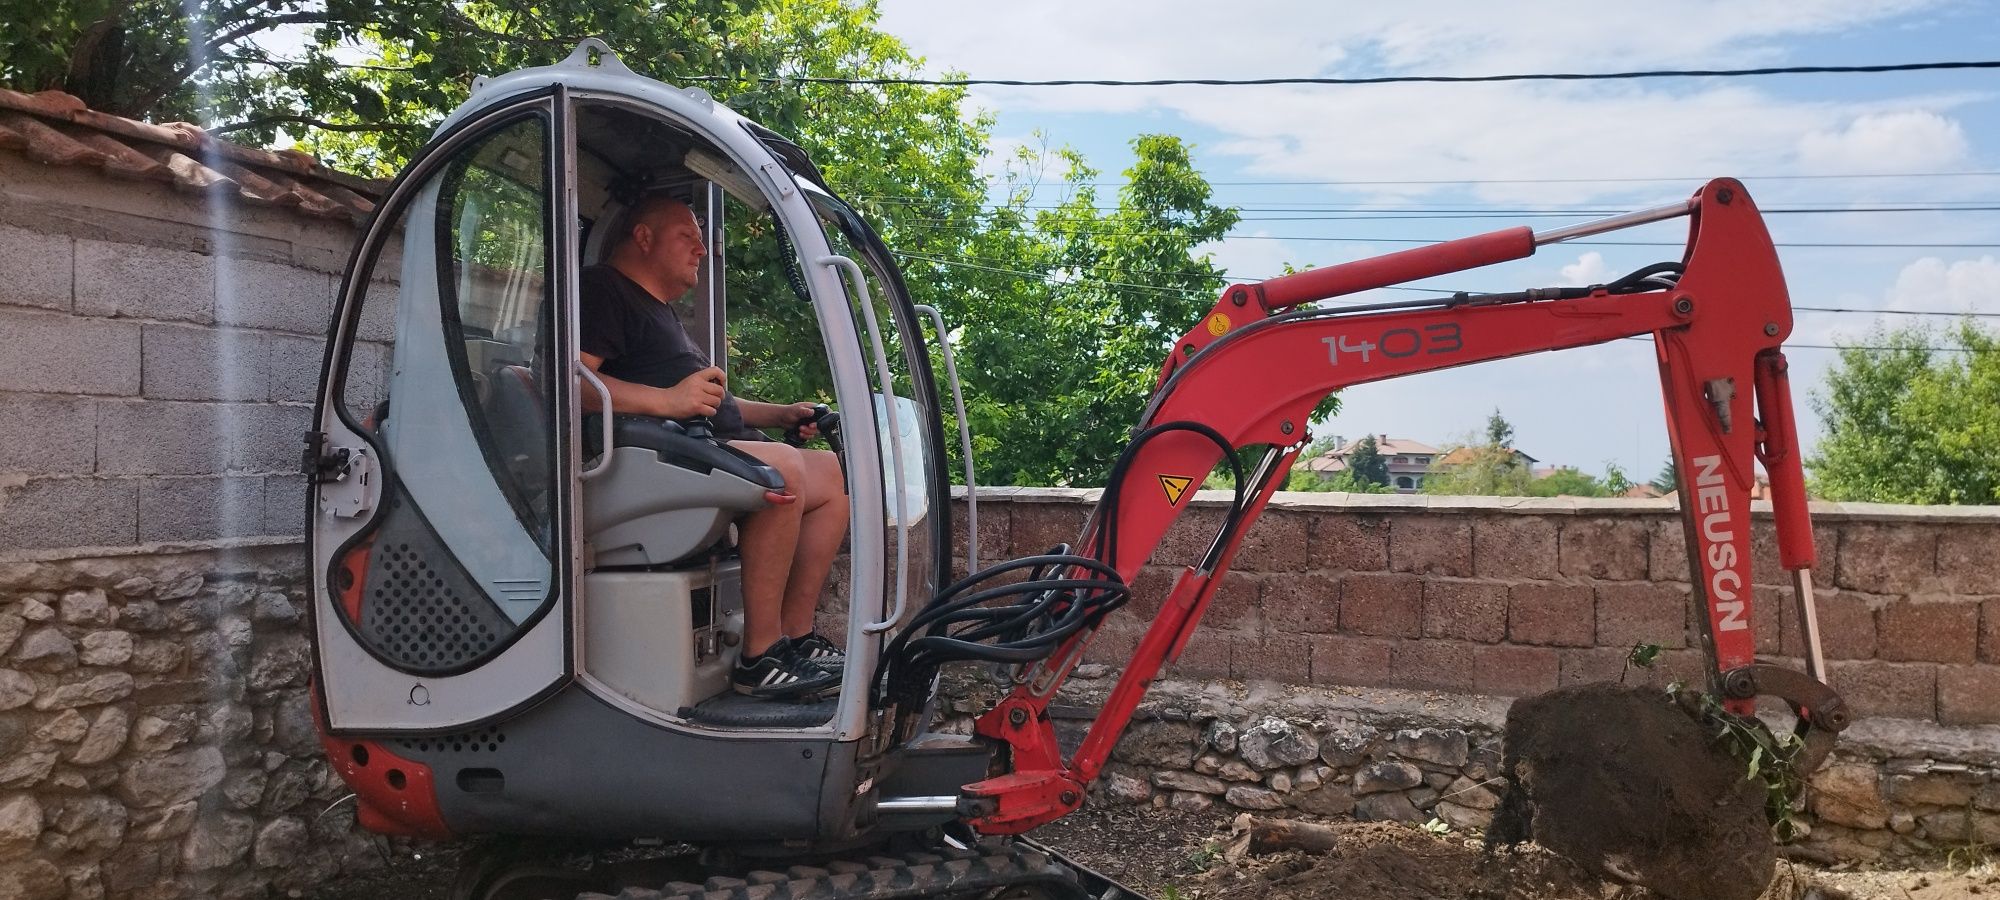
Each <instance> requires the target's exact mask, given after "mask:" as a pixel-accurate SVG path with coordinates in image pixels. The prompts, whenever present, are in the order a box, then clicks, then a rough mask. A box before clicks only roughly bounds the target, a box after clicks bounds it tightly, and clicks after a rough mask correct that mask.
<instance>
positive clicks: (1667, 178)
mask: <svg viewBox="0 0 2000 900" xmlns="http://www.w3.org/2000/svg"><path fill="white" fill-rule="evenodd" d="M1714 177H1715V176H1714V175H1713V174H1709V175H1649V176H1610V177H1600V178H1402V179H1394V178H1392V179H1379V180H1363V181H1355V180H1336V181H1211V182H1209V183H1208V184H1209V186H1210V187H1379V186H1390V185H1408V184H1417V185H1424V184H1433V185H1436V184H1473V185H1477V184H1645V183H1657V182H1689V183H1693V184H1707V183H1708V182H1709V180H1710V179H1712V178H1714ZM1734 177H1735V178H1736V179H1737V180H1738V181H1826V180H1848V179H1872V178H1994V177H2000V170H1995V171H1974V172H1849V173H1842V174H1822V175H1737V176H1734ZM1057 183H1074V184H1078V185H1090V186H1092V187H1117V186H1121V185H1124V184H1127V182H1123V181H1078V182H1057Z"/></svg>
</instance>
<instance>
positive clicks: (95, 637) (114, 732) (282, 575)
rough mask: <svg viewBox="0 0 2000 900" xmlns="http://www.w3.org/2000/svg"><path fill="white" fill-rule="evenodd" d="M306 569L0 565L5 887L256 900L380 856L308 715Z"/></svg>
mask: <svg viewBox="0 0 2000 900" xmlns="http://www.w3.org/2000/svg"><path fill="white" fill-rule="evenodd" d="M304 568H305V566H304V560H303V557H302V554H301V552H300V550H299V549H298V547H297V546H296V545H292V546H284V547H249V548H238V549H227V550H208V551H199V552H189V553H179V554H165V553H145V554H134V555H127V556H118V557H97V558H75V559H65V560H59V561H46V562H14V563H0V659H4V660H5V661H4V663H0V897H4V898H17V897H20V898H62V897H68V898H101V897H149V898H181V897H262V896H266V895H267V894H268V893H270V892H273V891H275V892H279V893H282V892H286V891H290V890H295V889H301V888H304V887H306V886H309V885H312V884H315V883H317V882H319V881H322V880H324V879H326V878H328V877H330V876H332V875H334V874H336V873H338V872H340V871H343V870H352V869H354V868H358V867H366V866H369V865H373V864H377V863H378V862H379V857H378V856H377V854H376V853H374V852H373V851H372V848H371V847H370V846H369V844H368V841H367V839H365V838H363V837H362V836H361V835H359V834H357V833H355V832H354V831H353V826H352V823H353V814H352V810H351V809H347V808H342V807H341V806H340V805H337V803H336V801H338V800H339V799H340V798H341V797H342V796H343V795H344V794H346V789H345V787H344V786H342V785H341V783H340V781H339V779H338V777H337V776H335V775H334V774H333V773H332V771H331V770H330V769H329V767H328V766H327V764H326V763H325V761H324V760H323V759H322V758H321V756H320V751H319V743H318V739H317V737H316V735H315V733H314V731H313V725H312V718H311V714H310V713H309V712H308V707H307V704H306V693H305V692H306V678H307V668H308V664H309V659H310V656H309V652H308V649H307V645H306V632H305V628H304V609H305V602H306V595H305V589H304V582H303V580H302V573H303V571H304Z"/></svg>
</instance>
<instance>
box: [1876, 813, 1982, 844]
mask: <svg viewBox="0 0 2000 900" xmlns="http://www.w3.org/2000/svg"><path fill="white" fill-rule="evenodd" d="M1917 821H1918V822H1920V823H1922V824H1923V826H1924V834H1925V835H1927V836H1928V837H1929V838H1930V839H1931V840H1933V841H1937V842H1939V843H1943V844H1952V845H1970V844H2000V815H1996V814H1993V813H1983V812H1970V813H1968V812H1966V811H1965V810H1963V809H1948V810H1945V811H1943V812H1935V813H1931V814H1930V815H1927V816H1918V817H1917ZM1856 837H1857V838H1860V839H1864V840H1865V839H1866V835H1865V834H1863V835H1857V836H1856Z"/></svg>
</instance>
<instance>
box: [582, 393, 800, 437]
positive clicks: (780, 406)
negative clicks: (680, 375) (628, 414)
mask: <svg viewBox="0 0 2000 900" xmlns="http://www.w3.org/2000/svg"><path fill="white" fill-rule="evenodd" d="M617 402H618V401H617V397H616V396H615V395H614V396H613V397H612V403H613V404H614V405H615V404H616V403H617ZM736 406H737V408H739V409H741V410H742V411H743V424H744V425H745V426H748V427H750V428H790V427H792V426H793V425H797V424H799V423H801V422H804V421H806V420H807V419H810V418H812V408H813V405H812V404H811V403H804V402H801V403H761V402H758V401H756V400H745V399H743V398H742V397H738V398H736ZM809 436H810V435H809Z"/></svg>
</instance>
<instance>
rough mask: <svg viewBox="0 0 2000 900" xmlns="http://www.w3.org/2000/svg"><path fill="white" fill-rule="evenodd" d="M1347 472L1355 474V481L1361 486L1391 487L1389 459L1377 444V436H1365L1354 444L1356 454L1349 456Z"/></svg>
mask: <svg viewBox="0 0 2000 900" xmlns="http://www.w3.org/2000/svg"><path fill="white" fill-rule="evenodd" d="M1347 471H1349V472H1353V473H1354V481H1355V482H1356V483H1359V484H1377V485H1381V486H1383V487H1388V486H1389V458H1388V457H1386V456H1383V455H1382V451H1381V450H1380V449H1379V448H1378V445H1377V444H1376V443H1375V436H1374V435H1372V434H1364V435H1362V436H1361V440H1359V441H1356V442H1355V444H1354V452H1352V453H1349V454H1348V455H1347Z"/></svg>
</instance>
